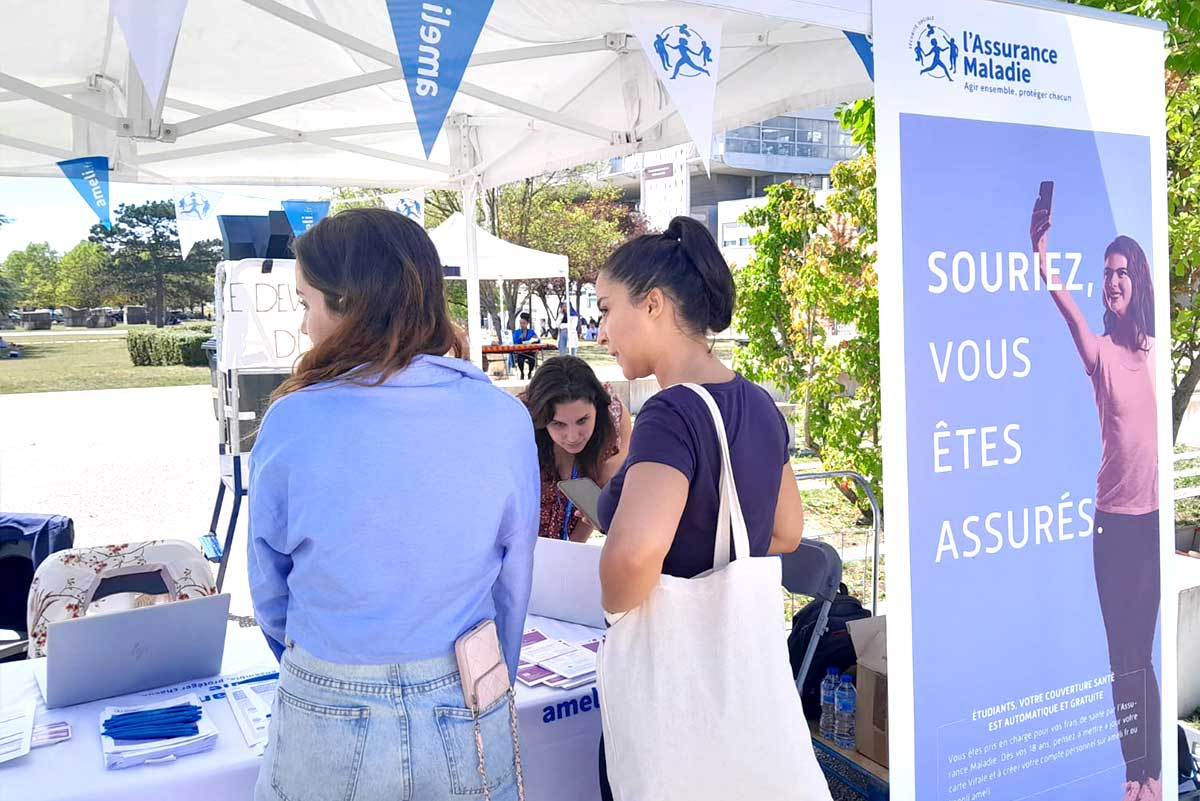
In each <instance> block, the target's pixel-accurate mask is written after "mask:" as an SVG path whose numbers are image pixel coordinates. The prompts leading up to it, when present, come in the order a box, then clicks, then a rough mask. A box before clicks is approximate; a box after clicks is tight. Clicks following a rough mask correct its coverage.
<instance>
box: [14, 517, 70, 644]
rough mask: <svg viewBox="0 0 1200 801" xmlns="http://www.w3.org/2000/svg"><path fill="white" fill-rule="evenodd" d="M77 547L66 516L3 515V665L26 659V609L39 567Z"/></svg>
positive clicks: (27, 638) (27, 636) (27, 634)
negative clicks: (51, 556)
mask: <svg viewBox="0 0 1200 801" xmlns="http://www.w3.org/2000/svg"><path fill="white" fill-rule="evenodd" d="M74 544H75V524H74V523H73V522H72V521H71V518H69V517H63V516H62V515H35V514H0V662H6V661H10V660H16V659H24V658H25V654H26V651H27V650H28V647H29V633H28V632H27V631H26V625H27V624H26V607H27V605H28V600H29V586H30V585H31V584H32V583H33V574H34V572H36V571H37V567H38V565H40V564H41V563H42V560H43V559H45V558H46V557H47V556H49V555H50V554H52V553H54V552H56V551H62V550H66V549H67V548H70V547H71V546H72V545H74Z"/></svg>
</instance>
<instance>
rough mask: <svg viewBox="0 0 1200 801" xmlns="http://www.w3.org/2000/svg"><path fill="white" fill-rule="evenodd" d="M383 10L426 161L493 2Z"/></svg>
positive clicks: (413, 1) (391, 3)
mask: <svg viewBox="0 0 1200 801" xmlns="http://www.w3.org/2000/svg"><path fill="white" fill-rule="evenodd" d="M387 10H388V17H389V18H390V19H391V22H392V33H393V35H394V36H395V38H396V51H397V54H398V55H399V56H400V66H401V67H402V68H403V69H404V80H405V82H406V83H407V84H408V96H409V99H410V100H411V101H412V107H413V114H414V116H416V118H417V130H418V131H419V132H420V134H421V143H422V144H423V145H424V147H425V158H429V155H430V153H432V152H433V145H434V143H435V142H436V141H437V138H438V134H439V133H441V130H442V124H443V123H444V122H445V121H446V115H447V114H448V113H449V112H450V104H451V103H453V102H454V95H455V94H456V93H457V92H458V86H459V84H460V83H462V77H463V73H465V72H466V71H467V64H469V63H470V61H471V55H472V54H473V53H474V52H475V43H476V42H477V41H479V33H480V31H482V30H483V24H484V22H486V21H487V17H488V13H489V12H490V11H491V10H492V0H470V2H464V3H454V4H453V5H452V4H451V3H450V2H447V0H440V2H422V0H387Z"/></svg>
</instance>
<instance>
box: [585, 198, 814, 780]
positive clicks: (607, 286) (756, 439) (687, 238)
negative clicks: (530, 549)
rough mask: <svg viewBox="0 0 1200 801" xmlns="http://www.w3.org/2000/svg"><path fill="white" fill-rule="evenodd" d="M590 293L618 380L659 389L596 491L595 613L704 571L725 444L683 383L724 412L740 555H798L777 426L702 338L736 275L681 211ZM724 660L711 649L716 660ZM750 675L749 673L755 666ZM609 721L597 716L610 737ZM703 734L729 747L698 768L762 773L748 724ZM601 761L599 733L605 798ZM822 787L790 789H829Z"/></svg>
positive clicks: (718, 318) (790, 478) (795, 494)
mask: <svg viewBox="0 0 1200 801" xmlns="http://www.w3.org/2000/svg"><path fill="white" fill-rule="evenodd" d="M596 291H597V295H598V303H599V308H600V313H601V321H600V330H599V343H600V344H601V345H603V346H605V347H606V348H607V349H608V351H609V352H610V353H611V354H612V356H613V357H614V358H615V359H616V360H617V363H618V364H619V365H620V366H621V370H622V372H623V373H624V374H625V377H626V378H627V379H630V380H633V379H637V378H642V377H645V376H650V375H653V376H655V377H656V378H657V379H658V382H659V384H660V385H661V386H662V387H663V389H662V390H661V391H660V392H659V393H658V394H656V395H655V396H654V397H652V398H650V399H649V400H648V401H647V402H646V404H645V405H644V406H643V407H642V410H641V411H640V412H639V414H638V417H637V420H636V422H635V424H634V426H633V434H632V437H631V441H630V444H629V455H628V457H627V458H626V460H625V463H624V464H623V465H622V467H621V468H620V469H619V470H618V471H617V473H616V475H615V476H613V478H612V480H611V481H610V482H609V483H608V486H607V487H605V489H604V490H603V492H602V493H601V495H600V502H599V516H600V520H599V521H597V522H598V523H600V524H601V526H603V527H604V529H605V531H606V532H607V534H608V536H607V539H606V541H605V545H604V551H603V554H602V556H601V562H600V581H601V588H602V600H603V605H604V608H605V610H606V611H607V612H610V613H620V612H625V611H627V610H632V609H635V608H636V607H638V606H640V605H641V604H642V603H643V602H644V601H646V600H647V599H648V598H649V597H650V596H651V593H652V592H653V591H654V589H655V587H656V585H657V584H658V582H659V578H660V576H661V575H664V574H665V575H669V576H677V577H681V578H692V577H695V576H698V575H700V574H702V573H705V572H707V571H709V570H711V569H712V568H713V566H714V544H715V540H716V534H715V532H716V527H717V520H718V505H719V502H720V497H721V493H720V486H719V484H720V475H721V450H720V445H719V441H718V437H717V433H716V429H715V428H714V422H713V417H712V416H711V414H710V412H709V409H708V407H707V405H706V403H705V401H704V400H702V399H701V398H700V397H699V396H698V395H697V394H695V393H694V392H693V391H691V390H690V389H688V388H687V387H682V386H677V385H679V384H684V383H692V384H700V385H703V386H704V388H705V389H707V390H708V392H709V393H710V394H711V396H712V397H713V398H714V399H715V401H716V404H717V406H718V407H719V409H720V411H721V415H722V417H723V418H724V423H725V429H726V433H727V436H728V439H729V447H730V451H731V457H732V465H733V472H734V477H735V479H736V483H737V487H738V492H739V494H740V499H741V507H742V509H743V511H744V514H745V518H746V524H747V528H748V534H749V541H750V542H749V547H750V555H751V556H765V555H767V554H768V553H772V554H782V553H790V552H791V551H794V550H795V549H796V548H797V547H798V545H799V544H800V538H801V534H802V532H803V529H804V510H803V506H802V504H801V500H800V492H799V490H798V488H797V486H796V480H795V477H794V475H793V471H792V466H791V462H790V459H789V455H788V450H787V442H788V432H787V423H786V421H785V420H784V418H783V415H781V414H780V413H779V410H778V409H777V408H776V406H775V403H774V401H773V400H772V399H771V396H770V395H768V394H767V392H766V390H764V389H762V388H761V387H759V386H756V385H755V384H753V383H752V382H750V381H748V380H747V379H746V378H744V377H743V376H741V375H739V374H737V373H735V372H734V371H732V370H730V369H729V368H728V367H726V366H725V365H724V364H723V363H722V362H721V360H720V359H718V358H717V357H716V356H715V355H714V354H713V352H712V348H711V346H710V344H709V342H708V337H709V335H710V334H711V333H717V332H720V331H723V330H725V329H726V328H728V327H729V324H730V322H731V319H732V316H733V305H734V284H733V276H732V274H731V272H730V270H729V266H728V265H727V264H726V262H725V259H724V258H723V257H722V256H721V252H720V250H719V249H718V247H717V244H716V242H715V241H714V240H713V238H712V236H711V235H710V234H709V232H708V230H707V229H706V228H705V227H704V226H703V225H701V224H700V223H698V222H696V221H695V220H693V219H691V218H690V217H676V218H675V219H673V220H672V221H671V223H670V225H669V226H668V227H667V230H666V231H664V232H663V233H661V234H646V235H643V236H639V237H636V238H634V239H632V240H630V241H628V242H626V243H625V244H624V245H622V246H621V247H620V248H618V249H617V250H616V252H614V253H613V255H612V257H611V258H610V259H609V261H608V263H607V264H606V265H605V267H604V269H603V270H602V271H601V273H600V276H599V278H598V281H597V283H596ZM616 625H618V626H619V625H621V623H617V624H616ZM733 659H736V657H735V656H734V655H733V654H714V655H713V663H714V664H719V663H723V662H724V663H727V662H728V661H729V660H733ZM747 670H748V671H749V674H753V673H755V672H756V671H757V668H756V667H755V666H750V665H747ZM749 674H748V675H749ZM602 678H603V677H602ZM788 678H790V677H788ZM751 680H754V679H751ZM602 692H603V690H602ZM710 700H713V701H714V703H718V704H719V703H720V702H721V701H720V699H710ZM764 712H765V710H764ZM797 715H799V712H798V708H797ZM608 727H609V721H608V720H607V719H606V720H605V730H606V732H607V731H609V728H608ZM627 735H629V736H634V737H636V736H637V733H627ZM712 736H713V737H722V738H725V740H724V741H725V742H727V743H729V744H730V751H729V753H730V759H729V762H728V764H725V765H721V766H720V767H719V768H716V767H714V766H697V770H701V771H707V770H714V769H719V770H721V771H725V772H729V771H732V775H734V776H742V775H746V774H745V773H743V771H750V772H753V773H758V772H760V771H763V770H769V769H770V768H768V767H765V766H764V765H762V764H761V763H759V762H757V761H754V760H746V759H742V758H740V756H739V755H738V754H737V747H736V745H734V744H735V743H737V742H739V741H740V740H742V739H743V738H744V736H745V733H744V732H739V731H719V732H718V731H714V732H712ZM751 762H753V764H751ZM606 763H607V755H606V753H605V747H604V743H603V741H602V742H601V750H600V774H601V777H600V779H601V792H602V797H604V798H606V799H608V798H612V788H611V787H610V786H609V782H608V767H607V764H606ZM813 770H814V771H815V770H816V767H815V763H814V765H813ZM726 775H729V774H728V773H727V774H726ZM626 792H628V791H626ZM823 792H824V794H823V795H812V796H810V795H808V794H807V792H803V793H801V794H800V795H799V796H796V797H803V798H810V797H811V798H816V797H822V798H828V795H827V793H828V791H827V790H824V791H823Z"/></svg>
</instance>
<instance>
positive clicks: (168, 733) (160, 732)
mask: <svg viewBox="0 0 1200 801" xmlns="http://www.w3.org/2000/svg"><path fill="white" fill-rule="evenodd" d="M199 733H200V729H199V727H197V726H196V725H195V724H192V725H191V726H176V727H174V728H163V729H142V730H138V729H132V730H129V731H122V732H116V733H112V732H105V736H106V737H109V738H111V739H113V740H171V739H174V738H176V737H191V736H193V735H196V734H199Z"/></svg>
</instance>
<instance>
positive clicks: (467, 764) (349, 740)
mask: <svg viewBox="0 0 1200 801" xmlns="http://www.w3.org/2000/svg"><path fill="white" fill-rule="evenodd" d="M271 711H272V715H271V730H270V739H269V741H268V743H267V750H266V753H265V754H264V757H263V764H262V767H261V769H260V770H259V774H258V783H257V785H256V786H255V790H254V797H255V799H256V801H267V800H268V799H269V800H270V801H277V800H278V799H283V801H368V800H369V799H388V801H408V800H409V799H416V800H417V801H439V799H452V798H464V797H466V798H472V797H473V798H482V797H483V781H482V778H481V776H480V774H479V757H478V753H477V750H476V744H475V730H474V724H473V723H472V719H471V712H470V711H469V710H467V709H466V708H465V707H464V705H463V691H462V683H461V681H460V680H459V676H458V666H457V663H456V662H455V659H454V657H453V655H447V656H444V657H437V658H434V659H426V660H422V661H417V662H407V663H405V664H400V665H340V664H335V663H333V662H326V661H324V660H321V659H318V658H316V657H315V656H313V655H312V654H310V653H308V652H307V651H305V650H304V649H302V648H301V647H300V646H298V645H296V644H294V643H292V642H290V641H289V642H288V646H287V649H286V650H285V651H284V655H283V660H282V662H281V664H280V667H279V689H278V690H277V692H276V695H275V705H274V706H273V707H272V710H271ZM480 729H481V732H482V736H483V748H484V765H485V769H486V774H487V784H488V792H489V794H490V796H491V798H492V799H494V800H495V801H515V799H516V797H517V784H516V772H515V769H514V766H513V739H512V738H513V734H512V731H513V730H512V727H511V724H510V718H509V706H508V700H507V698H502V699H500V700H499V701H497V702H496V703H495V704H494V705H493V706H491V707H490V708H488V709H486V710H484V713H483V715H482V716H481V718H480Z"/></svg>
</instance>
